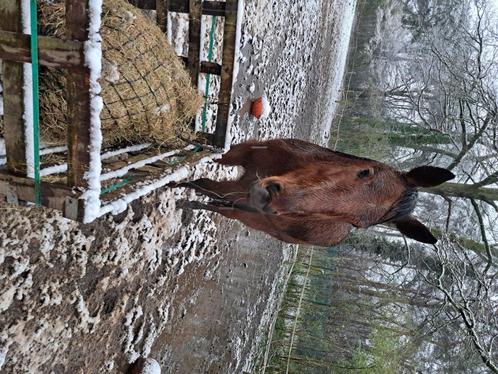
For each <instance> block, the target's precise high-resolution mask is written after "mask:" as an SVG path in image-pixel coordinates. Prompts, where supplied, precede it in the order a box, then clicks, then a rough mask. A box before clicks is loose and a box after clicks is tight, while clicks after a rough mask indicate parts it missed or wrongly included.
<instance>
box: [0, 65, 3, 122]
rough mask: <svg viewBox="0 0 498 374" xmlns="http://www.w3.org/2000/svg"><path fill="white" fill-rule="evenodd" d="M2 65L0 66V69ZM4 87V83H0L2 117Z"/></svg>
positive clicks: (1, 113) (1, 110)
mask: <svg viewBox="0 0 498 374" xmlns="http://www.w3.org/2000/svg"><path fill="white" fill-rule="evenodd" d="M1 67H2V65H1V64H0V68H1ZM2 93H3V86H2V82H0V116H3V94H2Z"/></svg>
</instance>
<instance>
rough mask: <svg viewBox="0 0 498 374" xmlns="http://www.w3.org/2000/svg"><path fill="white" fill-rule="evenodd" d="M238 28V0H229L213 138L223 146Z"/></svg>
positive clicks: (216, 143) (217, 143)
mask: <svg viewBox="0 0 498 374" xmlns="http://www.w3.org/2000/svg"><path fill="white" fill-rule="evenodd" d="M236 28H237V0H227V2H226V15H225V25H224V31H223V55H222V61H223V65H222V69H221V82H220V94H219V96H218V114H217V117H216V129H215V132H214V138H213V145H214V146H216V147H223V146H224V145H225V138H226V132H227V127H228V116H229V111H230V101H231V96H232V79H233V67H234V60H235V34H236Z"/></svg>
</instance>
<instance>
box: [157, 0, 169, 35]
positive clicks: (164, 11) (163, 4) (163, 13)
mask: <svg viewBox="0 0 498 374" xmlns="http://www.w3.org/2000/svg"><path fill="white" fill-rule="evenodd" d="M155 1H156V17H157V24H158V25H159V27H160V28H161V30H162V31H163V32H167V31H168V0H155Z"/></svg>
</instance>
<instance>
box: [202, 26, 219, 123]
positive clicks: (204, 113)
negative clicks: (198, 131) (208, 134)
mask: <svg viewBox="0 0 498 374" xmlns="http://www.w3.org/2000/svg"><path fill="white" fill-rule="evenodd" d="M217 20H218V17H215V16H213V17H212V19H211V30H210V31H209V49H208V55H207V59H208V61H209V62H211V61H212V59H213V47H214V31H215V30H216V23H217ZM210 81H211V74H207V77H206V89H205V90H204V92H205V94H204V98H205V99H206V100H205V101H204V108H203V109H202V124H201V128H202V131H203V132H205V131H206V118H207V107H208V100H207V99H208V97H209V83H210Z"/></svg>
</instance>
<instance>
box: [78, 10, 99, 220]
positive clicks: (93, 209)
mask: <svg viewBox="0 0 498 374" xmlns="http://www.w3.org/2000/svg"><path fill="white" fill-rule="evenodd" d="M88 11H89V25H88V40H87V41H86V42H85V65H86V66H88V67H89V69H90V145H89V153H90V166H89V170H88V171H87V172H86V173H85V179H86V180H87V183H88V190H87V191H85V192H84V193H83V195H82V197H83V198H84V199H85V203H86V204H85V217H84V218H83V222H91V221H93V220H94V219H95V218H96V217H97V216H98V212H99V209H100V173H101V169H102V163H101V159H100V149H101V146H102V131H101V129H100V112H101V111H102V108H103V106H104V103H103V100H102V97H101V96H100V92H101V87H100V83H99V79H100V76H101V71H102V37H101V36H100V24H101V21H102V19H101V13H102V0H90V1H89V3H88Z"/></svg>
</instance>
